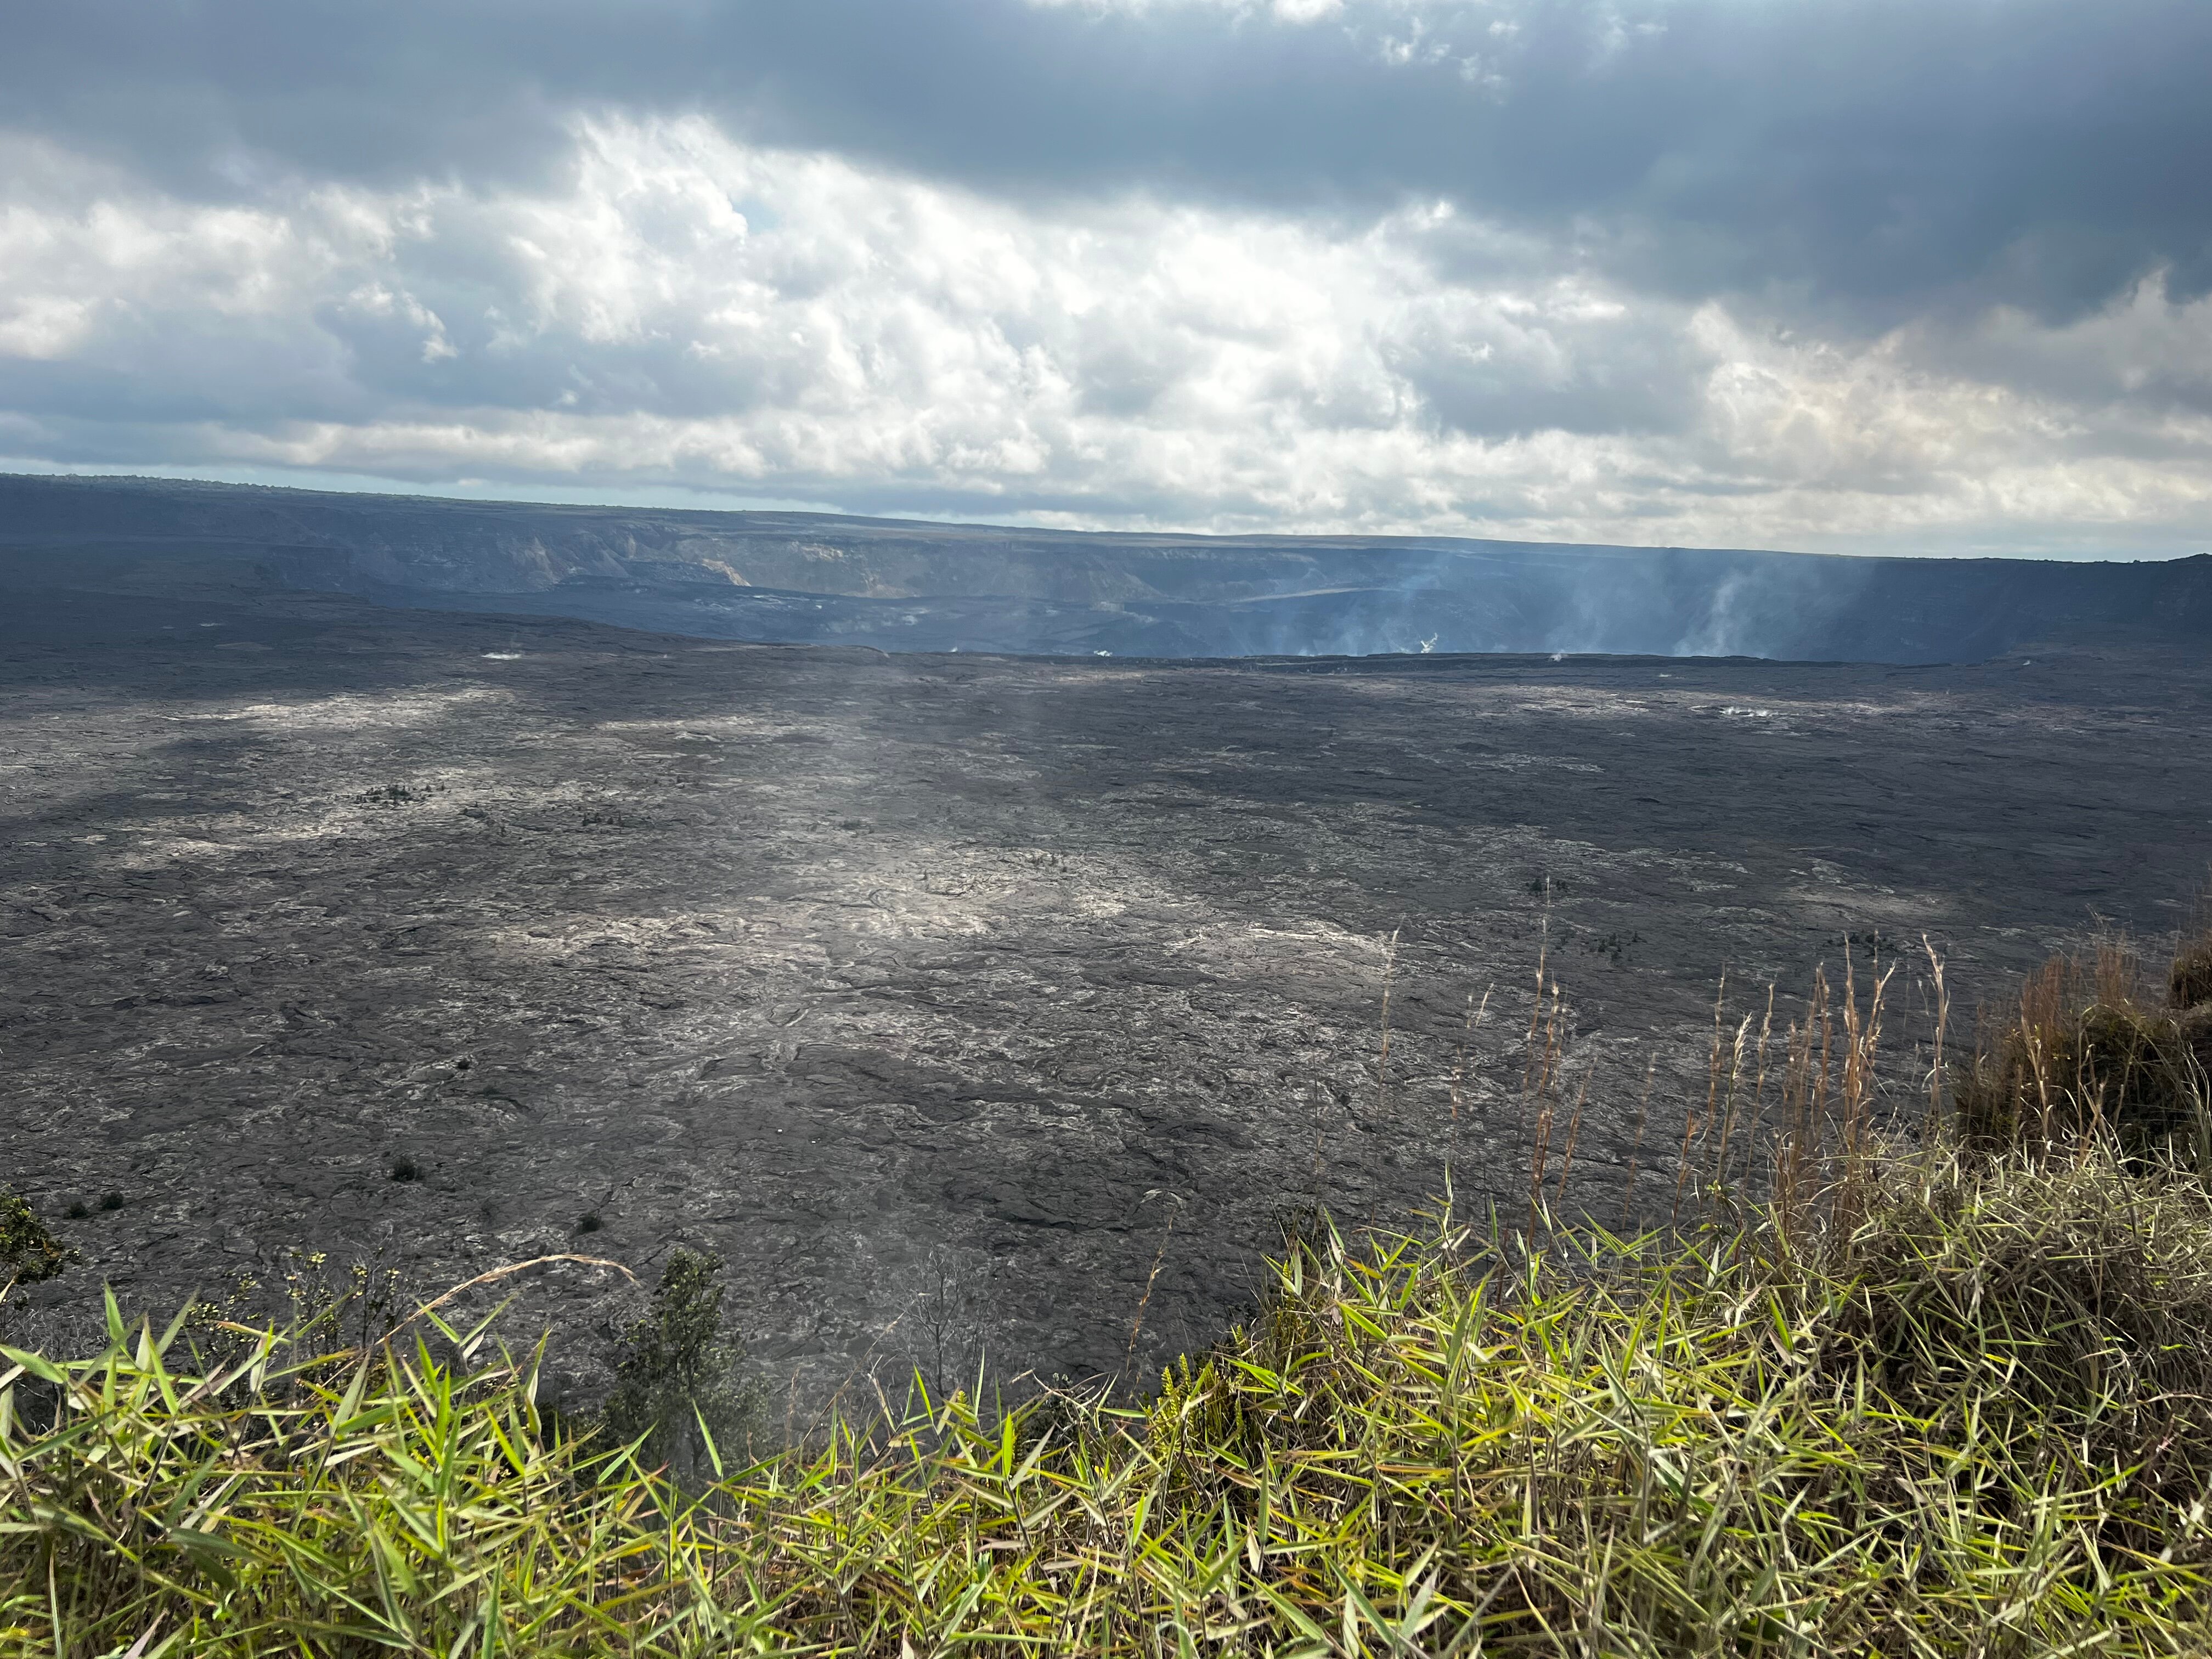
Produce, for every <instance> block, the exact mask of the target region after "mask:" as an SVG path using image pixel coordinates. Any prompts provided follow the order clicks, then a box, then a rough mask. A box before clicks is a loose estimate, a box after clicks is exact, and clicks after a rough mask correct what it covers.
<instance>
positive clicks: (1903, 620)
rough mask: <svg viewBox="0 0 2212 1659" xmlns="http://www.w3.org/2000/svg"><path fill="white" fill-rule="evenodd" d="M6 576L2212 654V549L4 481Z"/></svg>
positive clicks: (1326, 640) (1201, 641)
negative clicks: (1212, 531)
mask: <svg viewBox="0 0 2212 1659" xmlns="http://www.w3.org/2000/svg"><path fill="white" fill-rule="evenodd" d="M0 580H4V581H5V582H7V583H8V584H9V585H11V586H19V587H21V586H38V587H78V588H88V589H92V590H95V591H118V592H122V591H129V592H141V593H143V592H161V591H166V590H167V589H170V588H179V589H181V588H184V587H188V586H193V585H195V584H206V583H209V582H214V583H217V584H220V585H226V586H236V585H240V584H245V585H248V586H251V585H254V584H257V583H258V584H262V585H266V586H279V587H289V588H295V589H307V590H321V591H329V592H349V593H354V594H357V595H361V596H362V597H365V598H369V599H376V600H378V601H380V602H381V603H385V604H392V605H411V606H418V607H429V608H435V609H458V610H474V611H513V612H521V613H536V614H545V615H559V616H568V617H580V618H583V619H586V620H591V621H598V622H611V623H624V624H628V625H631V626H636V627H646V628H653V629H664V630H669V631H673V632H678V633H688V634H696V635H706V636H709V637H717V638H732V639H751V640H781V641H807V642H821V643H853V644H867V645H873V646H877V647H881V648H884V649H887V650H949V649H953V648H961V649H966V650H985V651H1008V652H1038V653H1054V654H1085V653H1115V654H1119V655H1139V656H1177V657H1180V656H1251V655H1278V654H1279V655H1304V654H1315V653H1323V654H1352V655H1358V654H1366V653H1376V652H1409V653H1410V652H1420V651H1441V652H1463V651H1566V652H1576V653H1582V652H1609V653H1628V654H1658V655H1705V656H1727V655H1742V656H1761V657H1773V658H1789V659H1826V660H1856V661H1877V662H1939V661H1957V660H1969V659H1981V658H1985V657H1988V656H1991V655H1993V654H1996V653H2002V652H2005V651H2008V650H2012V649H2014V648H2015V647H2019V646H2021V645H2022V644H2025V643H2029V642H2035V641H2052V642H2059V641H2075V642H2080V641H2087V640H2105V639H2109V638H2115V637H2130V636H2131V637H2140V638H2142V639H2145V640H2153V641H2160V642H2164V643H2169V644H2171V643H2193V642H2199V641H2212V557H2205V556H2199V557H2197V558H2192V559H2182V560H2175V561H2171V562H2160V563H2142V564H2109V563H2065V562H2039V561H2030V560H2005V559H1980V560H1917V559H1852V558H1838V557H1824V556H1810V555H1803V554H1788V553H1767V552H1753V551H1729V550H1706V549H1690V548H1619V547H1592V546H1571V545H1552V544H1534V543H1512V542H1484V541H1470V540H1455V539H1450V538H1427V539H1423V538H1376V537H1305V536H1297V537H1244V538H1234V537H1200V536H1154V535H1127V534H1086V533H1082V532H1056V531H1042V530H1021V529H1009V528H1006V527H1003V526H969V525H936V524H924V523H916V522H908V521H902V520H875V519H851V518H840V517H835V516H831V515H826V514H810V513H688V512H675V511H654V510H644V509H635V508H624V507H562V506H544V505H539V504H533V503H524V502H481V501H444V500H435V499H429V498H422V497H409V496H387V495H332V494H324V493H317V492H313V491H307V490H286V489H255V488H248V487H243V486H236V485H224V484H202V483H175V482H170V481H165V480H151V479H111V478H51V477H6V478H0Z"/></svg>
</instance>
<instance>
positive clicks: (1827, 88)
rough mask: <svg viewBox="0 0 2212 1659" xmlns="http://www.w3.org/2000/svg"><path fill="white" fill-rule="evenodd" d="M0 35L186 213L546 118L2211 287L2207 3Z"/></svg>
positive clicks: (1870, 317)
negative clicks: (664, 122) (611, 113)
mask: <svg viewBox="0 0 2212 1659" xmlns="http://www.w3.org/2000/svg"><path fill="white" fill-rule="evenodd" d="M11 10H12V15H11V16H10V17H9V25H8V34H9V45H8V50H7V52H6V53H5V54H4V56H0V93H3V94H4V100H5V105H6V110H7V114H6V115H5V117H4V119H5V121H6V122H7V124H8V125H12V126H14V127H15V128H16V129H17V130H18V131H36V132H40V133H44V134H46V135H49V136H51V137H54V138H56V139H57V140H58V141H59V142H63V143H66V144H68V145H69V146H70V147H71V148H73V149H80V150H86V149H89V150H93V151H95V152H99V153H104V154H106V155H109V156H111V157H112V158H114V159H116V160H118V161H123V162H125V164H127V165H128V166H130V167H132V168H133V169H134V170H137V171H141V172H143V173H148V174H149V175H152V176H153V177H155V178H156V179H158V180H159V181H160V182H161V184H162V185H163V186H164V187H166V188H167V189H170V190H173V191H183V192H188V193H192V194H197V195H201V196H218V197H219V196H222V195H226V194H234V193H240V194H250V193H252V191H255V190H256V189H258V187H259V186H261V185H263V184H264V183H266V182H267V181H268V180H270V179H272V178H280V177H283V178H292V179H299V178H307V179H315V178H336V179H349V180H356V181H362V182H368V183H373V184H376V185H381V186H387V187H388V186H391V185H396V184H399V183H403V182H404V181H406V180H408V179H415V178H432V179H441V180H456V181H460V182H465V183H475V184H479V185H483V186H485V187H488V188H489V187H497V186H502V185H517V184H524V185H527V184H532V183H541V182H543V181H544V178H545V177H546V176H547V175H548V174H549V173H556V172H557V171H558V170H559V169H560V168H561V167H563V166H565V165H566V164H567V157H568V130H569V129H568V123H569V121H570V120H571V119H572V118H573V117H574V114H575V113H576V112H578V111H580V110H584V111H590V110H608V109H613V110H619V111H624V112H640V113H683V112H699V113H707V114H710V115H712V116H713V117H714V118H715V119H716V120H717V121H718V123H719V124H720V125H722V126H723V127H724V128H725V129H726V130H727V131H732V132H733V133H735V134H738V135H740V136H743V137H749V138H751V139H753V140H756V141H765V142H771V143H782V144H790V145H795V146H801V147H807V148H820V149H832V150H836V151H839V152H842V153H844V154H847V155H854V156H856V157H865V158H869V159H872V160H873V161H877V162H878V163H884V164H889V165H893V166H896V167H901V168H906V169H913V170H916V171H919V172H921V173H926V174H928V175H931V176H934V177H937V178H939V179H951V180H957V181H960V182H963V183H966V184H969V185H975V186H978V187H981V188H982V189H985V190H987V191H990V192H992V193H994V194H1000V195H1006V194H1013V195H1018V196H1035V195H1054V194H1060V193H1068V192H1074V193H1089V192H1097V191H1119V190H1121V189H1124V188H1127V187H1132V186H1137V187H1142V188H1144V189H1146V190H1147V191H1151V192H1153V193H1155V194H1158V195H1161V196H1164V197H1178V196H1181V197H1189V198H1192V199H1196V200H1203V201H1207V202H1212V203H1217V204H1224V203H1235V204H1254V205H1262V206H1266V207H1268V208H1270V209H1274V210H1285V209H1287V210H1293V211H1303V212H1322V213H1328V212H1331V211H1340V212H1343V213H1345V214H1347V215H1351V216H1358V215H1362V214H1366V213H1370V212H1372V211H1373V210H1375V209H1376V207H1377V206H1379V205H1382V204H1388V203H1389V202H1393V201H1396V200H1400V199H1405V198H1408V197H1413V198H1419V197H1443V198H1447V199H1449V200H1452V201H1454V202H1455V203H1457V204H1461V205H1462V207H1463V208H1464V209H1466V210H1469V211H1471V212H1474V213H1478V214H1480V215H1482V216H1486V217H1488V218H1491V219H1494V220H1497V221H1500V222H1507V223H1513V224H1519V225H1522V226H1525V227H1527V228H1531V229H1534V230H1536V231H1539V232H1541V233H1542V234H1546V235H1547V236H1557V235H1561V234H1566V235H1571V237H1573V238H1574V240H1576V242H1577V246H1578V248H1579V251H1580V252H1581V253H1582V255H1583V257H1585V258H1589V259H1590V260H1591V261H1592V262H1593V263H1594V264H1595V265H1596V266H1597V267H1598V268H1601V269H1603V270H1607V272H1608V273H1609V274H1611V275H1612V276H1614V277H1616V278H1618V279H1620V280H1623V281H1626V282H1629V283H1633V284H1635V285H1636V286H1638V287H1639V288H1642V289H1647V290H1656V291H1661V292H1664V293H1666V294H1668V295H1673V296H1674V297H1677V298H1692V299H1693V298H1696V297H1700V296H1703V295H1709V294H1714V293H1736V294H1743V293H1751V294H1759V295H1766V296H1769V298H1770V300H1771V302H1772V303H1775V304H1777V305H1780V306H1784V307H1785V308H1787V306H1788V304H1789V303H1790V301H1791V299H1792V297H1793V296H1794V297H1795V299H1796V301H1797V302H1799V303H1804V304H1809V305H1811V306H1813V307H1816V308H1819V309H1821V310H1825V311H1830V312H1832V313H1836V314H1838V316H1839V317H1843V318H1856V319H1858V320H1860V321H1863V322H1865V323H1869V324H1876V325H1887V324H1890V323H1893V322H1896V321H1899V320H1901V319H1905V318H1908V317H1911V316H1914V315H1917V314H1921V313H1926V312H1928V311H1930V310H1942V309H1945V308H1972V307H1977V306H1979V305H1982V304H1985V303H1987V302H1989V301H2010V302H2013V303H2017V304H2020V305H2022V306H2025V307H2027V308H2028V309H2030V310H2031V311H2033V312H2034V313H2037V314H2039V315H2040V316H2042V317H2045V318H2046V319H2059V318H2064V317H2068V316H2072V315H2076V314H2079V313H2081V312H2083V311H2085V310H2087V309H2091V308H2093V307H2096V306H2098V305H2100V304H2101V303H2103V302H2104V301H2107V300H2108V299H2109V298H2110V297H2111V296H2112V295H2114V294H2115V293H2117V292H2118V291H2120V290H2122V289H2124V288H2125V287H2127V286H2128V285H2129V284H2130V283H2132V282H2133V281H2135V280H2136V279H2137V278H2139V277H2140V276H2142V274H2143V273H2145V272H2146V271H2148V270H2153V269H2155V268H2159V267H2166V268H2168V269H2170V270H2171V271H2172V277H2171V283H2170V288H2171V291H2172V294H2173V295H2175V296H2176V297H2178V298H2186V297H2189V296H2191V295H2196V294H2199V293H2202V292H2203V291H2205V290H2206V289H2207V288H2208V287H2212V213H2209V212H2208V210H2207V207H2206V203H2205V197H2204V192H2203V185H2202V182H2201V178H2200V176H2199V175H2200V169H2201V167H2202V165H2203V157H2204V156H2206V155H2212V99H2208V98H2207V97H2205V96H2204V95H2203V88H2204V86H2205V84H2206V77H2207V70H2208V69H2212V7H2208V6H2206V5H2204V4H2203V3H2201V0H2102V3H2099V4H2096V5H2087V4H2082V3H2080V0H1962V3H1949V4H1931V3H1928V0H1912V3H1897V0H1820V3H1782V0H1684V3H1663V0H1644V3H1626V4H1617V5H1606V4H1595V3H1581V4H1569V3H1562V4H1534V5H1521V6H1515V5H1507V4H1498V5H1484V6H1476V5H1459V4H1453V3H1442V4H1426V5H1422V4H1405V3H1398V4H1388V3H1365V4H1363V3H1358V0H1354V3H1352V4H1349V5H1346V6H1344V7H1343V8H1341V9H1337V10H1335V11H1334V12H1333V13H1329V14H1328V15H1322V16H1321V17H1318V18H1316V19H1313V20H1311V21H1304V22H1291V21H1281V20H1279V19H1278V18H1276V17H1275V16H1273V15H1271V14H1268V13H1267V12H1266V11H1265V10H1264V9H1244V10H1239V9H1236V8H1233V7H1229V6H1225V5H1219V4H1213V5H1208V4H1202V3H1183V4H1173V3H1166V4H1154V5H1152V6H1149V7H1128V6H1122V7H1112V6H1104V7H1102V6H1097V5H1091V6H1086V5H1084V4H1080V3H1077V4H1068V5H1062V6H1048V7H1038V6H1031V5H1027V4H1023V3H1019V0H965V3H937V4H923V3H916V0H807V3H805V4H794V3H782V0H778V3H754V4H743V3H740V4H721V5H715V4H706V3H698V0H689V3H686V0H646V3H639V0H631V3H625V4H621V5H611V4H583V3H578V0H567V3H558V0H556V3H550V4H548V3H532V4H527V5H525V4H521V3H515V0H507V3H493V0H441V3H436V4H428V3H422V0H401V3H393V4H385V5H380V6H377V7H374V8H371V7H363V6H360V5H356V4H352V3H346V4H336V3H328V0H324V3H300V0H287V3H274V0H234V3H222V4H212V3H203V4H192V3H179V0H167V3H155V4H148V3H145V0H129V3H125V0H76V3H72V4H70V5H65V6H46V7H38V8H30V7H18V8H14V9H11Z"/></svg>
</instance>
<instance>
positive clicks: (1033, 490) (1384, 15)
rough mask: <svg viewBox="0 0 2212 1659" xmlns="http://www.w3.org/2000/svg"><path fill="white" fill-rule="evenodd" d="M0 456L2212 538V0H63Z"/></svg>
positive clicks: (1636, 538) (1596, 519) (1665, 536)
mask: <svg viewBox="0 0 2212 1659" xmlns="http://www.w3.org/2000/svg"><path fill="white" fill-rule="evenodd" d="M6 29H7V39H8V46H7V49H6V51H5V52H4V54H0V470H17V471H21V470H30V469H40V470H44V469H50V468H56V467H60V468H69V469H85V470H121V471H170V472H178V473H184V474H188V475H191V476H204V477H236V478H249V479H254V480H258V481H264V482H288V481H289V482H303V483H332V482H339V483H343V484H346V485H348V486H350V487H360V486H362V485H365V484H377V485H381V486H384V487H391V486H406V487H411V488H433V489H456V490H464V491H469V492H473V493H479V494H488V495H532V496H538V497H546V498H555V499H582V500H614V501H667V502H681V503H687V504H707V505H725V504H744V503H748V502H775V503H781V504H805V505H810V506H822V507H834V508H838V509H842V510H850V511H859V512H869V513H925V514H929V515H933V516H951V517H960V518H970V519H982V520H1003V521H1013V522H1024V523H1043V524H1058V525H1071V526H1102V527H1146V526H1150V527H1168V528H1182V529H1194V530H1245V531H1249V530H1315V529H1320V530H1360V531H1368V532H1456V533H1465V534H1473V535H1503V536H1512V537H1527V538H1567V539H1582V540H1603V541H1620V542H1632V543H1646V544H1649V543H1659V544H1726V545H1737V546H1744V545H1755V546H1779V547H1796V548H1808V549H1820V550H1867V551H1929V552H1942V553H1958V552H1971V551H2037V552H2049V553H2061V554H2092V553H2116V554H2120V555H2124V556H2140V555H2146V554H2166V553H2179V552H2195V551H2200V550H2207V549H2212V179H2208V168H2212V96H2208V95H2207V94H2206V91H2205V88H2206V87H2207V86H2208V85H2212V6H2208V5H2206V4H2204V3H2203V0H2096V3H2093V4H2092V3H2087V0H1895V3H1893V0H1589V3H1584V0H619V3H616V0H529V3H524V0H435V3H429V0H380V3H379V4H376V5H374V6H370V5H364V4H362V3H359V0H344V3H333V0H70V3H67V4H63V5H46V6H40V7H32V6H29V5H27V4H18V5H14V6H9V8H8V9H7V16H6Z"/></svg>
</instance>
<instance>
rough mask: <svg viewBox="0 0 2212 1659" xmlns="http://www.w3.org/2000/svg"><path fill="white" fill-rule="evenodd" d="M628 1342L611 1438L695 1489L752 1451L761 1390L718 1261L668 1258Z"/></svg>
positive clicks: (611, 1409)
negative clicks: (728, 1307)
mask: <svg viewBox="0 0 2212 1659" xmlns="http://www.w3.org/2000/svg"><path fill="white" fill-rule="evenodd" d="M625 1346H626V1349H627V1352H625V1353H624V1355H623V1358H622V1360H621V1362H620V1364H617V1367H616V1369H615V1379H616V1380H615V1388H614V1392H613V1393H612V1394H611V1395H609V1396H608V1398H607V1403H606V1407H605V1411H604V1412H603V1413H602V1420H603V1421H604V1423H605V1426H606V1428H607V1431H608V1432H609V1433H610V1434H611V1436H612V1437H614V1439H615V1440H617V1441H618V1442H621V1443H624V1444H627V1443H629V1442H632V1441H641V1446H640V1449H639V1455H640V1457H641V1460H642V1462H643V1463H644V1465H645V1467H647V1468H662V1467H665V1468H667V1469H668V1471H669V1472H670V1474H671V1476H672V1478H673V1479H675V1480H676V1481H677V1482H678V1485H680V1486H684V1487H685V1488H687V1489H693V1488H696V1487H697V1486H699V1485H700V1484H702V1478H703V1477H704V1476H705V1474H706V1473H707V1472H708V1470H709V1469H710V1468H713V1467H714V1465H716V1464H718V1463H720V1462H721V1461H722V1458H723V1456H724V1455H725V1454H726V1453H735V1454H738V1455H749V1454H750V1449H751V1447H752V1442H753V1440H754V1438H755V1435H756V1431H757V1422H758V1418H759V1415H760V1409H761V1406H762V1402H763V1390H762V1389H761V1387H760V1385H759V1383H757V1381H756V1380H753V1379H751V1378H749V1377H747V1376H745V1375H744V1348H743V1346H741V1344H740V1343H739V1342H738V1340H737V1339H736V1338H735V1337H733V1336H732V1335H731V1334H728V1333H727V1332H726V1330H725V1329H724V1327H723V1320H722V1261H721V1258H720V1256H717V1255H713V1254H712V1253H707V1254H700V1253H697V1252H694V1251H691V1250H685V1249H678V1250H677V1251H676V1252H675V1253H674V1254H672V1255H671V1256H670V1257H669V1259H668V1265H667V1267H665V1269H663V1270H662V1273H661V1275H660V1283H659V1285H658V1286H657V1287H655V1289H654V1291H653V1304H652V1306H651V1307H650V1308H649V1309H647V1312H646V1315H645V1316H644V1317H643V1318H642V1319H640V1320H639V1321H638V1322H636V1323H635V1324H634V1325H632V1326H631V1327H630V1328H629V1334H628V1337H627V1340H626V1342H625Z"/></svg>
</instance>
